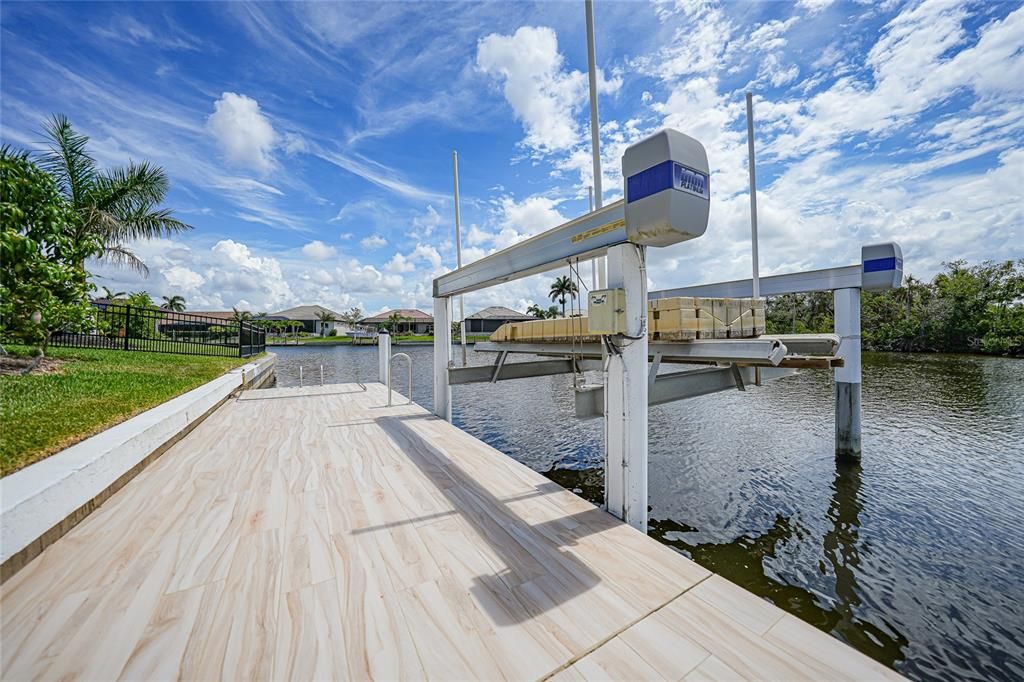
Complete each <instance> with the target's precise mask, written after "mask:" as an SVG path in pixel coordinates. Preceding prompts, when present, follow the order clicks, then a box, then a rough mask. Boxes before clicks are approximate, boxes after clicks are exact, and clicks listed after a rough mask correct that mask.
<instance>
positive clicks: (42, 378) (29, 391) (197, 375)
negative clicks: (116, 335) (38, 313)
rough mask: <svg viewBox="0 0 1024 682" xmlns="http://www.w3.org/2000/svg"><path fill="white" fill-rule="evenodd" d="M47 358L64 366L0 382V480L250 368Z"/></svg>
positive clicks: (116, 357) (164, 358)
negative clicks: (232, 371) (233, 370)
mask: <svg viewBox="0 0 1024 682" xmlns="http://www.w3.org/2000/svg"><path fill="white" fill-rule="evenodd" d="M27 350H28V349H26V348H18V347H13V348H12V347H10V346H8V347H7V351H8V352H9V353H11V354H12V355H23V354H25V353H26V352H27ZM49 355H50V357H53V358H58V359H61V360H65V361H66V362H65V364H64V365H63V366H62V367H61V368H60V369H59V370H58V371H57V372H54V373H52V374H33V375H29V376H0V475H2V476H6V475H7V474H10V473H12V472H14V471H17V470H18V469H21V468H22V467H25V466H27V465H29V464H31V463H32V462H35V461H38V460H40V459H43V458H44V457H47V456H48V455H52V454H53V453H54V452H57V451H59V450H61V449H63V448H66V447H67V446H69V445H72V444H74V443H77V442H78V441H80V440H83V439H85V438H87V437H88V436H91V435H93V434H95V433H98V432H100V431H102V430H103V429H105V428H107V427H110V426H113V425H114V424H117V423H118V422H122V421H124V420H125V419H128V418H129V417H132V416H134V415H136V414H138V413H139V412H142V411H144V410H147V409H149V408H151V407H154V406H155V405H159V404H160V403H163V402H166V401H167V400H170V399H171V398H173V397H175V396H177V395H181V394H182V393H184V392H186V391H188V390H190V389H193V388H195V387H197V386H199V385H201V384H203V383H206V382H207V381H210V380H211V379H215V378H216V377H218V376H220V375H221V374H223V373H224V372H226V371H227V370H229V369H231V368H233V367H237V366H239V365H241V364H244V363H246V362H249V361H250V360H251V358H246V359H241V358H220V357H198V356H191V355H172V354H169V353H140V352H132V351H116V350H96V349H77V348H51V349H50V351H49Z"/></svg>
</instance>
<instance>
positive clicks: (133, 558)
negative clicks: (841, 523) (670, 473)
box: [0, 384, 900, 680]
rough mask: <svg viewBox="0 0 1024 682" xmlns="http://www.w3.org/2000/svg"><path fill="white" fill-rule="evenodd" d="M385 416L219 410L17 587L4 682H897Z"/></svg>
mask: <svg viewBox="0 0 1024 682" xmlns="http://www.w3.org/2000/svg"><path fill="white" fill-rule="evenodd" d="M386 403H387V399H386V393H385V389H384V387H383V386H381V385H379V384H370V385H368V386H367V387H366V390H365V391H364V390H363V389H361V388H360V387H358V386H356V385H351V384H340V385H331V386H316V387H307V388H304V389H299V388H281V389H267V390H260V391H248V392H246V393H243V394H242V395H241V396H240V397H239V398H238V399H237V400H232V401H230V402H229V403H226V404H225V405H223V406H222V407H220V408H219V409H218V410H217V411H216V412H214V413H213V414H212V415H211V416H210V417H209V418H207V419H206V421H204V422H203V423H202V424H200V425H199V426H198V427H197V428H196V429H195V430H194V431H193V432H192V433H190V434H189V435H188V436H186V437H185V438H184V439H182V440H181V441H180V442H178V443H177V444H175V445H174V446H173V447H171V448H170V449H169V450H168V451H167V452H166V453H164V454H163V455H162V456H161V457H160V458H159V459H157V460H156V461H155V462H153V463H152V464H151V465H150V466H149V467H148V468H147V469H145V470H144V471H143V472H142V473H140V474H139V475H138V476H137V477H136V478H135V479H133V480H132V481H131V482H129V483H128V484H127V485H126V486H125V487H124V488H122V489H121V490H119V491H118V492H117V493H115V494H114V495H113V496H112V497H111V498H110V499H109V500H107V502H105V503H104V504H103V505H102V507H100V508H99V509H98V510H97V511H96V512H94V513H93V514H92V515H90V516H89V517H87V518H86V519H85V520H84V521H83V522H82V523H81V524H79V525H78V526H77V527H75V528H74V529H73V530H72V531H71V532H69V533H68V534H67V535H66V536H64V537H63V538H62V539H60V540H58V541H57V542H56V543H55V544H53V545H52V546H50V547H49V548H47V549H46V550H45V551H44V552H43V553H42V554H41V555H40V556H39V557H37V558H36V559H35V560H34V561H32V562H31V563H30V564H28V565H27V566H26V567H25V568H24V569H22V570H21V571H20V572H19V573H17V574H16V575H14V576H13V577H12V578H10V579H9V580H8V581H7V582H6V583H4V585H3V586H2V592H0V618H2V633H0V636H2V639H0V658H2V661H0V662H2V677H3V679H5V680H28V679H58V678H59V679H69V678H78V679H88V680H99V679H103V680H113V679H138V680H141V679H145V680H155V679H171V678H185V679H195V680H213V679H232V680H235V679H275V680H280V679H368V678H374V679H381V680H394V679H426V678H430V679H438V680H456V679H460V680H461V679H487V680H498V679H545V678H557V679H570V680H571V679H596V678H604V679H609V678H610V679H630V680H636V679H670V678H671V679H739V678H747V679H766V678H771V679H790V680H792V679H815V680H820V679H880V678H889V679H900V678H899V676H898V675H896V674H895V673H894V672H892V671H891V670H889V669H887V668H885V667H884V666H882V665H881V664H878V663H876V662H874V661H872V660H870V659H869V658H867V657H866V656H863V655H862V654H860V653H858V652H856V651H854V650H853V649H851V648H849V647H848V646H846V645H845V644H843V643H841V642H839V641H838V640H836V639H833V638H832V637H830V636H829V635H827V634H825V633H823V632H821V631H819V630H817V629H815V628H814V627H812V626H810V625H808V624H805V623H804V622H802V621H800V620H799V619H797V618H795V617H793V616H791V615H788V614H785V613H784V612H783V611H781V610H780V609H778V608H776V607H774V606H772V605H771V604H769V603H768V602H766V601H764V600H762V599H760V598H758V597H756V596H754V595H752V594H750V593H749V592H746V591H744V590H742V589H740V588H739V587H736V586H734V585H733V584H732V583H729V582H728V581H726V580H724V579H723V578H721V577H719V576H716V575H713V574H711V573H709V572H708V571H707V570H705V569H703V568H701V567H700V566H698V565H697V564H696V563H694V562H692V561H690V560H688V559H686V558H685V557H683V556H682V555H680V554H678V553H676V552H675V551H673V550H671V549H669V548H668V547H665V546H664V545H661V544H660V543H658V542H657V541H655V540H653V539H651V538H648V537H646V536H645V535H643V534H642V533H640V532H639V531H637V530H635V529H633V528H631V527H629V526H626V525H625V524H623V523H622V522H620V521H619V520H618V519H616V518H614V517H612V516H611V515H610V514H607V513H605V512H604V511H602V510H600V509H599V508H597V507H595V506H593V505H592V504H590V503H589V502H587V501H585V500H583V499H581V498H579V497H577V496H576V495H574V494H572V493H571V492H568V491H566V490H564V489H563V488H561V487H560V486H558V485H556V484H555V483H553V482H551V481H549V480H547V479H546V478H544V477H543V476H541V475H540V474H538V473H536V472H534V471H532V470H530V469H529V468H527V467H526V466H524V465H522V464H520V463H518V462H516V461H514V460H513V459H511V458H509V457H506V456H504V455H502V454H501V453H500V452H498V451H497V450H494V449H493V448H491V447H489V446H488V445H486V444H484V443H482V442H481V441H479V440H477V439H475V438H473V437H472V436H470V435H468V434H467V433H465V432H463V431H461V430H459V429H457V428H455V427H453V426H452V425H450V424H448V423H447V422H445V421H443V420H440V419H438V418H436V417H434V416H432V415H430V414H428V413H427V412H426V411H425V410H423V409H422V408H421V407H419V406H417V405H404V406H396V407H390V408H388V407H385V405H386ZM524 428H525V427H524Z"/></svg>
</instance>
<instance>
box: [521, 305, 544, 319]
mask: <svg viewBox="0 0 1024 682" xmlns="http://www.w3.org/2000/svg"><path fill="white" fill-rule="evenodd" d="M526 314H527V315H532V316H533V317H540V318H544V317H547V311H546V310H544V309H543V308H541V307H540V306H539V305H537V304H533V305H531V306H530V307H529V308H527V309H526Z"/></svg>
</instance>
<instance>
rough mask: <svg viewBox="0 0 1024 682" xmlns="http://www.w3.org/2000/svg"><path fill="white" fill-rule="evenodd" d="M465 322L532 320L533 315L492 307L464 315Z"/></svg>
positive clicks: (496, 306) (497, 306)
mask: <svg viewBox="0 0 1024 682" xmlns="http://www.w3.org/2000/svg"><path fill="white" fill-rule="evenodd" d="M466 319H467V320H533V319H536V318H534V317H533V315H527V314H525V313H520V312H518V311H515V310H512V309H511V308H506V307H505V306H500V305H492V306H491V307H489V308H484V309H483V310H478V311H477V312H475V313H473V314H472V315H466Z"/></svg>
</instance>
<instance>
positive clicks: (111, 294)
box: [103, 287, 128, 302]
mask: <svg viewBox="0 0 1024 682" xmlns="http://www.w3.org/2000/svg"><path fill="white" fill-rule="evenodd" d="M127 295H128V292H126V291H111V290H110V287H103V298H105V299H107V300H108V301H111V302H113V301H116V300H117V299H119V298H123V297H125V296H127Z"/></svg>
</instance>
